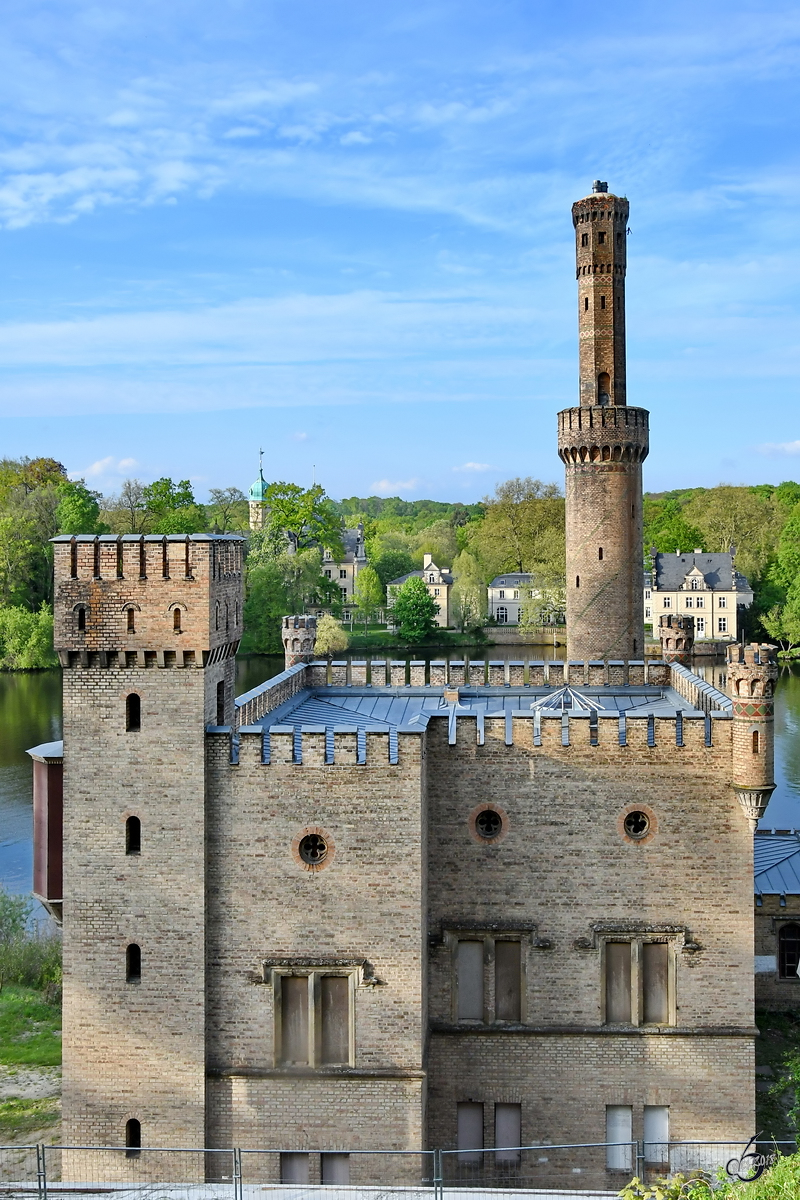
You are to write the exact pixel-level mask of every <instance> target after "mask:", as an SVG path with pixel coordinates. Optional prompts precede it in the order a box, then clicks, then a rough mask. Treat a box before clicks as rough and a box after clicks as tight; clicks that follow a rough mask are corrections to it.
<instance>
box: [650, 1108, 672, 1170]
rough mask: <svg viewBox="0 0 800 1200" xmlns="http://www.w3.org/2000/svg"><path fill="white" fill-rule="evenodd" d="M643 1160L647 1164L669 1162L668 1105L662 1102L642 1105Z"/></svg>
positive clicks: (666, 1163) (654, 1164)
mask: <svg viewBox="0 0 800 1200" xmlns="http://www.w3.org/2000/svg"><path fill="white" fill-rule="evenodd" d="M644 1161H645V1162H646V1163H648V1165H652V1166H656V1165H659V1166H660V1165H662V1164H663V1165H664V1166H665V1167H667V1168H668V1164H669V1107H668V1106H667V1105H665V1104H664V1105H662V1104H645V1106H644Z"/></svg>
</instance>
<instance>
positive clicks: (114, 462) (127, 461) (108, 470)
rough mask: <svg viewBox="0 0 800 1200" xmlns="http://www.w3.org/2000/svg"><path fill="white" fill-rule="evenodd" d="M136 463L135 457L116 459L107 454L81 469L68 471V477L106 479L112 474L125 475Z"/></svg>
mask: <svg viewBox="0 0 800 1200" xmlns="http://www.w3.org/2000/svg"><path fill="white" fill-rule="evenodd" d="M137 465H138V464H137V462H136V459H135V458H120V459H116V458H115V457H114V456H113V454H109V455H108V456H107V457H106V458H99V459H98V460H97V462H93V463H92V464H91V466H89V467H86V468H85V469H84V470H82V471H70V472H69V477H70V479H92V480H98V479H101V478H102V479H107V478H108V477H109V476H112V475H120V476H121V475H125V474H127V472H128V471H132V470H133V468H134V467H136V466H137Z"/></svg>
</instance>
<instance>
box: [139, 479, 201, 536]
mask: <svg viewBox="0 0 800 1200" xmlns="http://www.w3.org/2000/svg"><path fill="white" fill-rule="evenodd" d="M142 499H143V500H144V504H145V509H146V512H147V515H148V524H149V532H151V533H161V534H168V533H203V532H204V530H205V529H206V527H207V521H206V513H205V509H204V508H203V505H202V504H198V503H197V502H196V500H195V498H194V492H193V491H192V485H191V484H190V482H189V480H188V479H181V480H180V482H179V483H177V484H176V483H173V481H172V480H171V479H169V478H166V477H164V478H163V479H156V480H155V482H154V483H149V484H147V485H146V486H145V487H143V488H142Z"/></svg>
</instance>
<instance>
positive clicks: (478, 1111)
mask: <svg viewBox="0 0 800 1200" xmlns="http://www.w3.org/2000/svg"><path fill="white" fill-rule="evenodd" d="M481 1150H483V1105H482V1104H475V1103H474V1102H473V1101H467V1102H465V1103H463V1104H459V1105H458V1161H459V1162H460V1163H473V1164H480V1163H481V1161H482V1159H483V1155H482V1154H480V1153H475V1151H481Z"/></svg>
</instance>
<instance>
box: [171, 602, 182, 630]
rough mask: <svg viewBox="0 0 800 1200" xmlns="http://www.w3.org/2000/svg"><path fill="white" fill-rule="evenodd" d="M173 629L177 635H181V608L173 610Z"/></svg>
mask: <svg viewBox="0 0 800 1200" xmlns="http://www.w3.org/2000/svg"><path fill="white" fill-rule="evenodd" d="M172 628H173V629H174V630H175V632H176V633H180V631H181V610H180V609H179V608H173V610H172Z"/></svg>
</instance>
